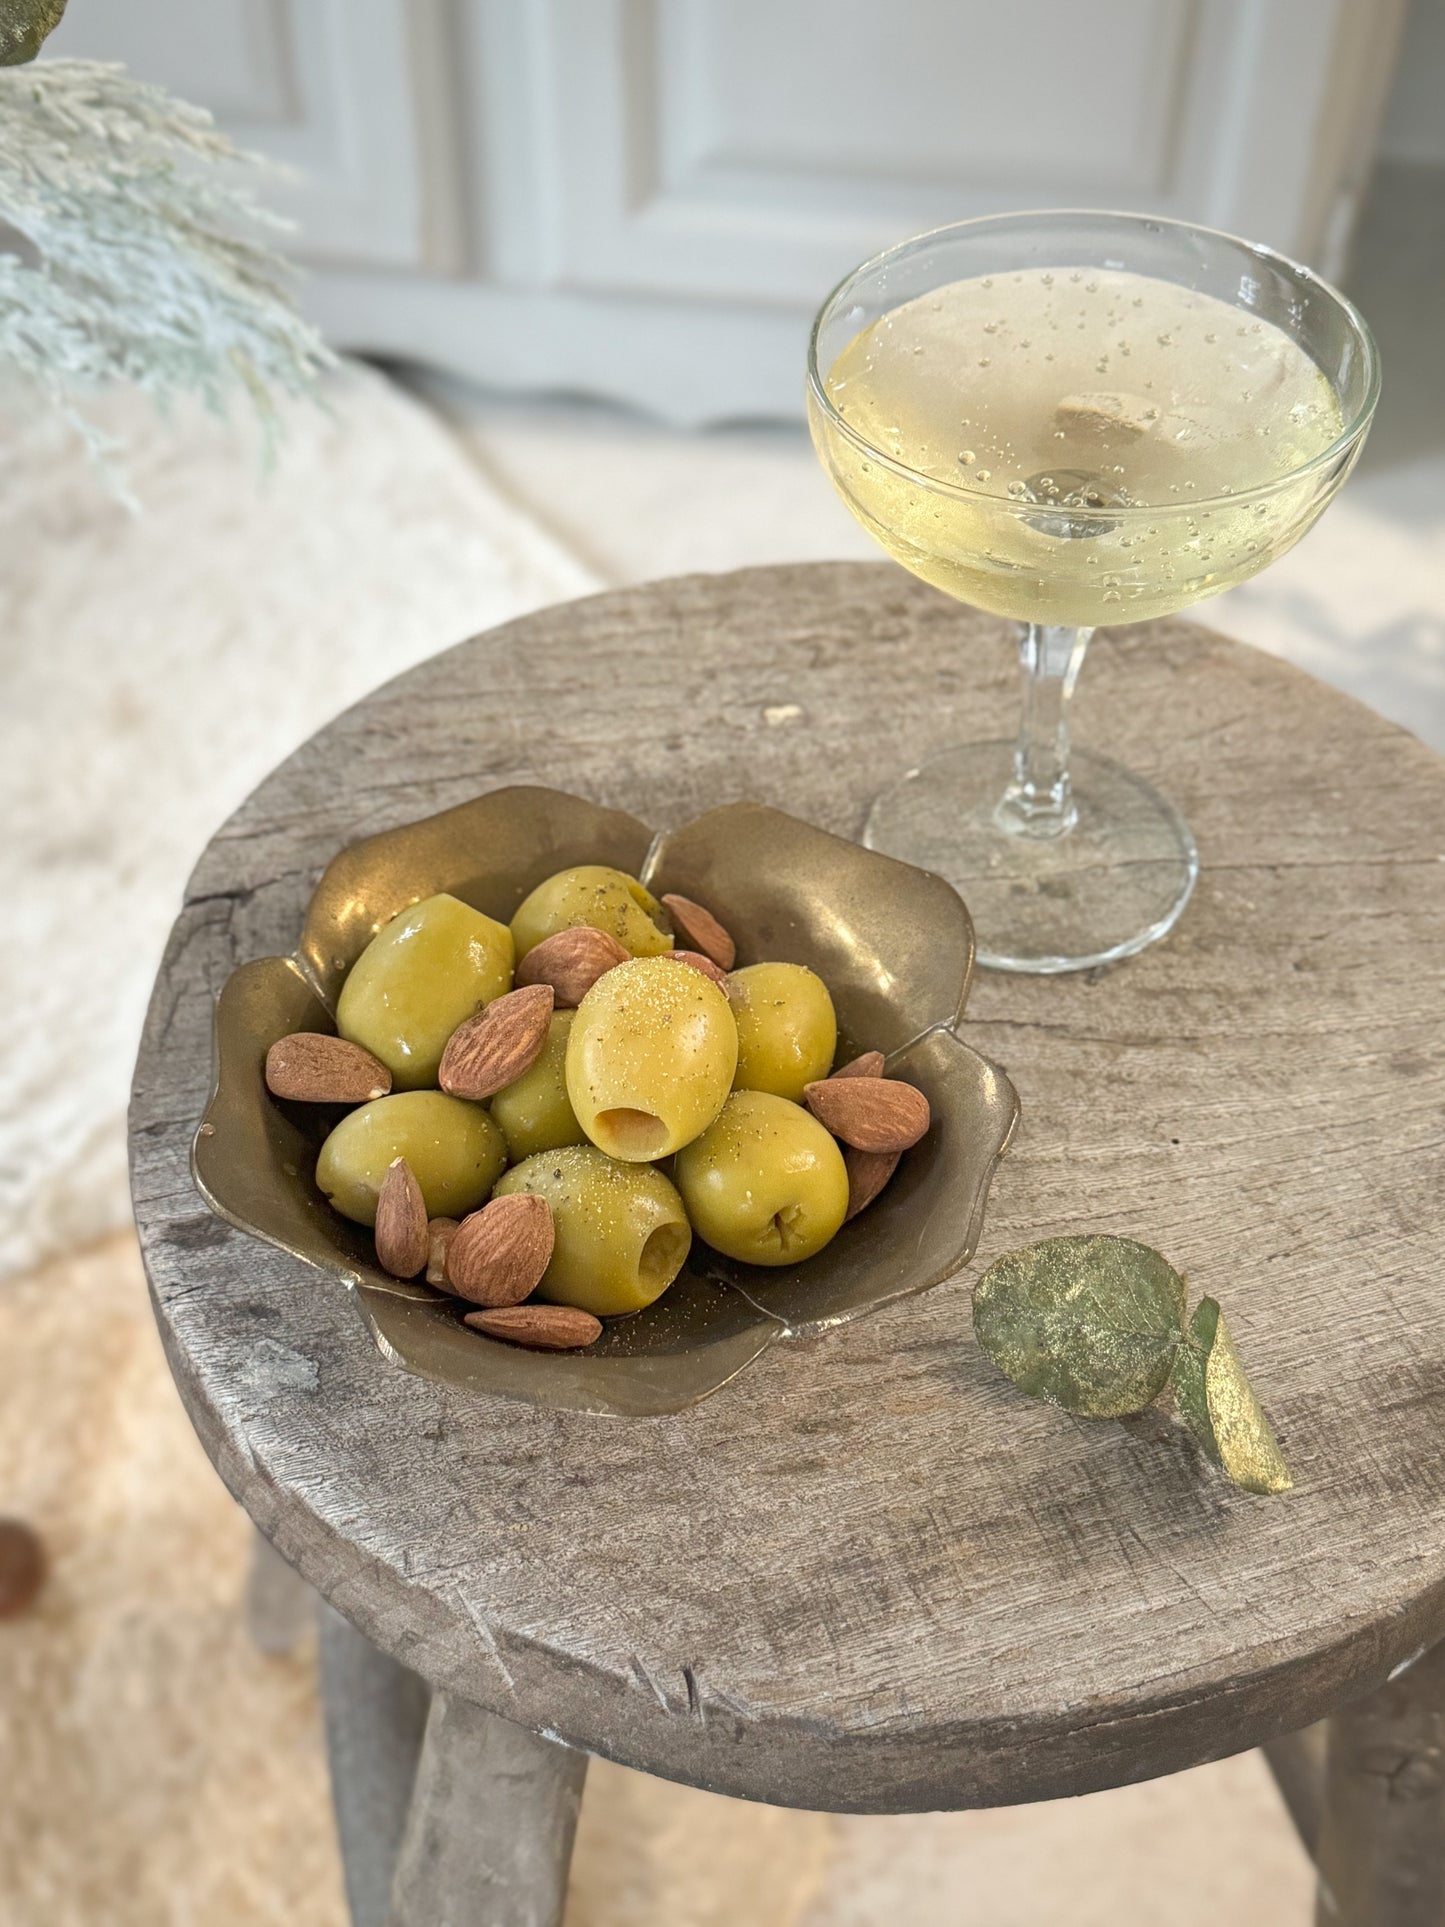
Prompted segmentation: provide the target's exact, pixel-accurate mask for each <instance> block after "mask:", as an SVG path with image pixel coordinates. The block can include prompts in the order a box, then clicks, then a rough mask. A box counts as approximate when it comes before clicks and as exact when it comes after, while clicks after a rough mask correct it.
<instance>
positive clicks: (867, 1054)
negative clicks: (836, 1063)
mask: <svg viewBox="0 0 1445 1927" xmlns="http://www.w3.org/2000/svg"><path fill="white" fill-rule="evenodd" d="M882 1075H883V1053H882V1051H881V1050H865V1051H864V1053H863V1055H862V1056H861V1057H855V1058H853V1060H852V1061H851V1062H850V1063H847V1064H844V1065H843V1067H842V1069H841V1070H836V1071H834V1073H833V1076H832V1077H831V1078H829V1079H828V1082H829V1083H832V1082H833V1081H834V1080H835V1079H837V1078H840V1077H881V1076H882Z"/></svg>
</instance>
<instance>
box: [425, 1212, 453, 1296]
mask: <svg viewBox="0 0 1445 1927" xmlns="http://www.w3.org/2000/svg"><path fill="white" fill-rule="evenodd" d="M456 1229H457V1220H456V1219H455V1218H433V1219H432V1220H431V1221H430V1223H429V1224H428V1225H427V1228H426V1239H427V1252H426V1281H427V1283H428V1284H429V1285H445V1284H446V1281H447V1246H448V1245H449V1244H450V1243H451V1241H452V1237H453V1234H454V1233H455V1231H456Z"/></svg>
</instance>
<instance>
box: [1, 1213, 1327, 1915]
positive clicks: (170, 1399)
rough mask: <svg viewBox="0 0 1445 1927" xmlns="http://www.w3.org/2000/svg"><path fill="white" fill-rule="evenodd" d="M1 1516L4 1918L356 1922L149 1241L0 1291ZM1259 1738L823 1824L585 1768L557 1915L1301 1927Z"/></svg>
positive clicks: (303, 1702) (303, 1704)
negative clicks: (1125, 1769) (24, 1532)
mask: <svg viewBox="0 0 1445 1927" xmlns="http://www.w3.org/2000/svg"><path fill="white" fill-rule="evenodd" d="M0 1359H3V1360H4V1370H5V1384H6V1396H5V1398H4V1400H3V1402H0V1466H3V1467H4V1468H6V1479H7V1484H6V1488H5V1489H4V1490H3V1491H0V1512H8V1513H18V1514H19V1515H21V1516H22V1517H24V1518H27V1519H29V1520H30V1521H32V1522H33V1523H34V1524H35V1525H36V1526H37V1527H38V1528H39V1529H40V1530H41V1531H42V1532H43V1534H44V1536H45V1538H46V1540H47V1542H48V1545H49V1547H50V1551H51V1555H52V1558H53V1561H54V1569H53V1575H52V1578H51V1581H50V1584H49V1586H48V1588H47V1590H46V1591H45V1593H44V1594H43V1595H42V1598H41V1600H40V1602H39V1603H38V1605H37V1606H36V1608H35V1609H34V1611H33V1612H32V1613H31V1614H30V1615H29V1616H27V1617H26V1618H24V1619H21V1620H17V1621H12V1622H10V1623H8V1624H4V1623H0V1788H3V1789H4V1797H3V1799H0V1920H3V1923H4V1927H271V1923H277V1924H278V1927H279V1923H281V1922H285V1923H287V1927H342V1923H343V1919H344V1915H343V1906H342V1899H341V1889H340V1876H339V1872H338V1868H337V1862H336V1849H335V1842H334V1837H333V1833H332V1824H331V1814H330V1809H329V1806H328V1802H327V1793H326V1780H325V1767H324V1761H323V1756H322V1750H321V1742H320V1734H319V1726H318V1714H317V1706H316V1693H315V1679H314V1666H313V1656H312V1654H311V1653H310V1651H309V1650H308V1651H306V1652H304V1653H302V1654H299V1655H298V1656H297V1657H296V1658H294V1659H285V1660H275V1659H264V1658H262V1657H261V1656H260V1655H259V1654H257V1653H256V1652H255V1651H254V1650H253V1649H252V1648H251V1647H250V1646H249V1644H248V1643H247V1641H246V1638H245V1636H244V1634H243V1631H242V1627H241V1620H240V1614H239V1607H238V1601H239V1597H240V1593H241V1589H242V1584H243V1579H244V1573H245V1564H246V1557H247V1551H248V1543H249V1538H248V1535H249V1528H248V1527H247V1525H246V1523H245V1521H244V1520H243V1519H242V1517H241V1516H240V1515H239V1514H238V1512H237V1511H236V1509H235V1507H234V1506H233V1505H232V1503H231V1501H230V1499H229V1498H228V1496H227V1495H226V1493H225V1491H224V1490H223V1488H222V1487H221V1484H220V1482H219V1480H218V1479H217V1478H216V1477H215V1475H214V1473H213V1472H212V1471H211V1469H210V1467H209V1465H208V1464H207V1463H206V1461H205V1459H204V1457H203V1455H202V1453H201V1450H200V1447H199V1446H198V1445H197V1443H196V1441H195V1439H194V1437H193V1435H192V1433H191V1431H190V1428H189V1426H188V1424H187V1421H186V1419H185V1417H184V1414H183V1413H182V1411H181V1408H180V1404H179V1402H178V1400H177V1398H176V1396H175V1393H174V1391H173V1389H172V1387H171V1384H170V1380H169V1378H168V1376H167V1374H166V1369H165V1365H164V1361H163V1359H162V1356H161V1351H160V1346H159V1343H158V1340H157V1338H156V1335H155V1330H154V1327H153V1325H152V1323H151V1318H150V1312H149V1308H148V1306H147V1303H146V1298H145V1290H144V1281H143V1278H142V1275H141V1271H140V1264H139V1259H138V1256H137V1253H136V1250H135V1246H134V1243H133V1240H132V1239H131V1238H130V1237H129V1236H128V1235H127V1236H117V1237H115V1238H112V1239H110V1240H108V1241H107V1242H106V1243H104V1244H102V1245H100V1246H97V1247H95V1248H94V1249H93V1250H91V1251H89V1252H87V1253H84V1254H82V1255H80V1256H79V1257H76V1258H74V1259H71V1260H69V1261H67V1262H65V1263H61V1264H57V1265H53V1266H51V1267H49V1268H47V1269H46V1270H44V1271H41V1272H37V1273H35V1274H33V1275H32V1276H30V1277H29V1278H27V1279H23V1280H20V1281H18V1282H15V1283H12V1284H11V1285H9V1286H8V1287H7V1288H6V1290H5V1291H4V1293H3V1294H0ZM1309 1906H1310V1878H1309V1873H1308V1869H1307V1866H1306V1863H1305V1858H1304V1855H1303V1853H1302V1852H1301V1851H1300V1849H1299V1848H1298V1846H1297V1845H1296V1843H1295V1840H1294V1836H1293V1834H1292V1833H1291V1831H1290V1829H1289V1826H1288V1824H1287V1822H1286V1821H1285V1820H1284V1818H1283V1817H1282V1814H1281V1811H1280V1809H1279V1806H1278V1803H1277V1801H1276V1799H1275V1797H1274V1795H1273V1792H1272V1789H1271V1786H1270V1783H1269V1781H1268V1778H1267V1775H1266V1773H1265V1771H1264V1769H1263V1767H1262V1765H1261V1764H1260V1761H1259V1759H1258V1756H1256V1755H1246V1756H1244V1757H1242V1758H1240V1759H1238V1760H1233V1761H1226V1762H1224V1763H1222V1764H1220V1765H1218V1766H1213V1767H1207V1768H1203V1769H1201V1770H1199V1771H1198V1772H1195V1773H1191V1774H1185V1775H1181V1776H1180V1777H1179V1778H1177V1779H1174V1780H1171V1781H1161V1782H1157V1783H1156V1784H1154V1785H1152V1786H1144V1787H1136V1788H1131V1789H1127V1790H1124V1791H1120V1792H1117V1793H1110V1794H1103V1795H1097V1796H1095V1797H1093V1798H1091V1799H1088V1800H1078V1801H1064V1802H1060V1803H1058V1804H1056V1805H1053V1806H1047V1807H1035V1808H1029V1809H1018V1810H1015V1811H1012V1812H1005V1813H994V1814H986V1813H985V1814H961V1815H950V1814H942V1815H940V1814H925V1815H920V1816H917V1817H914V1818H905V1819H876V1820H875V1819H833V1818H829V1817H827V1816H825V1815H821V1814H798V1813H788V1812H783V1811H781V1810H778V1809H774V1808H766V1807H749V1806H746V1805H743V1804H742V1803H739V1802H735V1801H730V1800H722V1799H718V1798H715V1797H713V1796H711V1795H708V1794H703V1793H696V1792H692V1791H690V1790H688V1789H685V1788H679V1787H672V1786H667V1785H664V1784H662V1783H660V1782H656V1781H650V1780H645V1779H643V1778H641V1777H639V1776H638V1775H636V1774H633V1773H629V1772H626V1771H625V1770H623V1769H621V1768H618V1767H610V1766H607V1765H605V1764H600V1763H599V1764H598V1765H597V1766H595V1767H594V1768H593V1771H592V1774H591V1776H590V1779H589V1782H588V1791H587V1798H586V1801H585V1803H584V1807H583V1817H582V1826H581V1830H580V1834H579V1839H578V1848H577V1857H576V1862H575V1870H574V1877H573V1889H572V1897H571V1901H570V1904H569V1907H568V1915H567V1922H568V1927H973V1924H974V1923H977V1924H978V1927H1045V1923H1047V1927H1055V1923H1062V1922H1066V1921H1067V1922H1070V1923H1077V1927H1096V1923H1097V1927H1104V1923H1106V1922H1107V1923H1110V1927H1121V1924H1122V1927H1133V1924H1134V1923H1138V1924H1139V1927H1155V1923H1166V1922H1167V1923H1168V1927H1205V1924H1206V1923H1209V1927H1214V1923H1216V1922H1217V1921H1219V1920H1221V1919H1228V1920H1229V1921H1230V1922H1231V1923H1232V1927H1289V1924H1290V1923H1292V1922H1298V1923H1300V1927H1304V1923H1305V1922H1306V1921H1307V1920H1308V1918H1309Z"/></svg>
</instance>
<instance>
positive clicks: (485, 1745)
mask: <svg viewBox="0 0 1445 1927" xmlns="http://www.w3.org/2000/svg"><path fill="white" fill-rule="evenodd" d="M586 1774H587V1755H586V1754H585V1753H577V1752H574V1751H573V1750H572V1749H571V1748H570V1747H565V1746H561V1745H558V1744H557V1743H556V1742H555V1741H552V1740H542V1739H538V1738H537V1737H536V1735H535V1734H532V1733H529V1732H527V1731H526V1729H525V1728H524V1727H520V1726H513V1725H512V1723H511V1721H510V1720H503V1719H498V1718H497V1717H496V1715H495V1714H493V1713H484V1712H483V1711H482V1709H481V1708H480V1707H479V1706H473V1705H471V1704H470V1703H469V1702H468V1701H466V1700H459V1699H454V1698H452V1697H451V1696H450V1695H449V1694H446V1693H436V1694H434V1695H433V1696H432V1704H431V1713H430V1716H429V1717H428V1719H427V1728H426V1743H425V1745H424V1746H423V1748H422V1756H421V1765H420V1767H419V1768H418V1769H417V1776H416V1792H415V1795H414V1797H413V1800H412V1807H411V1814H410V1816H409V1818H408V1820H407V1825H406V1836H405V1838H404V1839H403V1841H402V1845H401V1855H400V1858H399V1859H398V1861H397V1869H396V1887H395V1890H394V1893H393V1898H392V1911H391V1927H561V1920H562V1909H563V1907H564V1905H565V1903H566V1899H567V1869H568V1866H569V1864H570V1862H571V1859H572V1837H573V1835H574V1834H575V1832H576V1830H577V1810H578V1808H579V1807H580V1806H581V1804H582V1782H583V1780H584V1778H585V1777H586Z"/></svg>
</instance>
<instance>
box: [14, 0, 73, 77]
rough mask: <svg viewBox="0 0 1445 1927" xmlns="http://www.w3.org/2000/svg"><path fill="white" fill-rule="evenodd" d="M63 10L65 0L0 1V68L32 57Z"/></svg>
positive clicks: (32, 58) (56, 23)
mask: <svg viewBox="0 0 1445 1927" xmlns="http://www.w3.org/2000/svg"><path fill="white" fill-rule="evenodd" d="M64 12H65V0H0V67H21V66H24V64H25V63H26V62H27V61H30V60H34V58H35V56H36V55H37V54H38V53H39V52H40V49H41V46H42V45H43V43H44V41H45V38H46V36H47V35H48V34H52V33H54V31H55V29H56V28H57V27H58V26H59V25H60V16H61V15H62V14H63V13H64Z"/></svg>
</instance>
